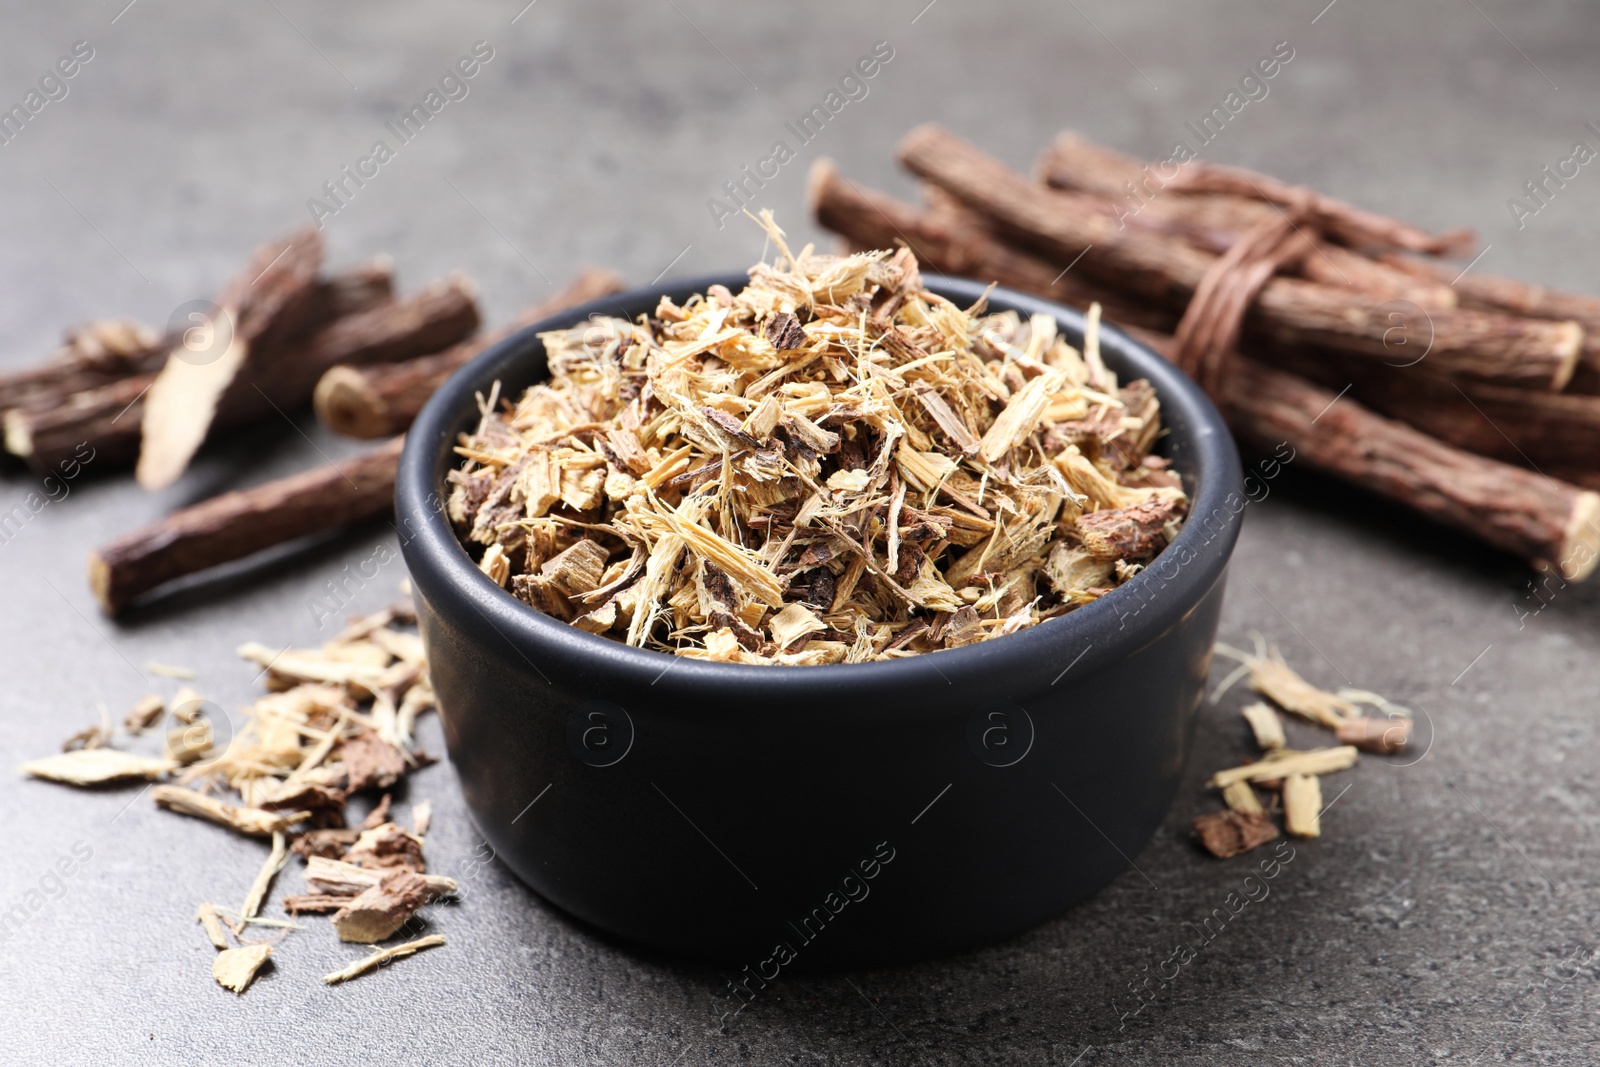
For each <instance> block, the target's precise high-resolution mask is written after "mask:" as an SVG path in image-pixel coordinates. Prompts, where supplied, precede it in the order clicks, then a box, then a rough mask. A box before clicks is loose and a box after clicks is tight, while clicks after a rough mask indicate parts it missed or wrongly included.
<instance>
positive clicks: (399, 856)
mask: <svg viewBox="0 0 1600 1067" xmlns="http://www.w3.org/2000/svg"><path fill="white" fill-rule="evenodd" d="M344 862H346V863H353V864H355V865H356V866H358V867H367V868H370V869H372V870H392V869H395V868H401V869H405V870H410V871H415V872H417V873H418V874H421V873H423V872H424V871H425V870H426V869H427V864H426V863H425V862H424V861H423V859H422V839H421V838H420V837H418V836H416V835H414V834H412V833H411V832H410V831H408V830H406V829H405V828H403V827H401V826H400V825H399V824H397V823H392V822H385V823H380V824H379V825H377V826H374V827H372V828H371V829H365V830H362V831H361V835H360V836H359V837H358V838H357V839H356V841H355V843H354V844H353V845H351V846H350V850H349V851H348V852H347V853H345V855H344Z"/></svg>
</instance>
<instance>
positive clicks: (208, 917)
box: [194, 904, 228, 950]
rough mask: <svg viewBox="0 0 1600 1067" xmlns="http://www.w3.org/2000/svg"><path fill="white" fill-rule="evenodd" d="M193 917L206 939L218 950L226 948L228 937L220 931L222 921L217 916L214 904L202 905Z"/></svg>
mask: <svg viewBox="0 0 1600 1067" xmlns="http://www.w3.org/2000/svg"><path fill="white" fill-rule="evenodd" d="M194 917H195V918H196V919H198V920H199V921H200V926H201V927H202V928H203V929H204V930H205V932H206V937H207V938H209V939H210V940H211V943H212V944H213V945H215V946H216V947H217V948H218V949H219V950H220V949H226V948H227V947H228V935H227V934H226V933H224V932H223V930H222V919H221V918H220V917H219V916H218V914H217V906H216V905H215V904H202V905H200V909H199V910H198V911H196V912H195V914H194Z"/></svg>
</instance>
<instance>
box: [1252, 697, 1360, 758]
mask: <svg viewBox="0 0 1600 1067" xmlns="http://www.w3.org/2000/svg"><path fill="white" fill-rule="evenodd" d="M1239 714H1241V715H1243V716H1244V721H1245V722H1247V723H1249V724H1250V732H1251V733H1253V734H1255V738H1256V744H1257V745H1259V746H1260V747H1261V750H1262V751H1263V752H1271V751H1272V750H1273V749H1278V748H1282V747H1284V746H1285V745H1287V744H1288V743H1289V742H1288V740H1287V739H1286V738H1285V737H1284V736H1283V720H1281V719H1279V718H1278V713H1277V712H1275V711H1273V710H1272V709H1271V708H1269V707H1267V706H1266V705H1265V704H1262V703H1259V702H1258V703H1255V704H1246V705H1245V706H1244V707H1243V708H1242V709H1240V712H1239ZM1341 740H1342V738H1341Z"/></svg>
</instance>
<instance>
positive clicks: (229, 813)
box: [150, 785, 311, 837]
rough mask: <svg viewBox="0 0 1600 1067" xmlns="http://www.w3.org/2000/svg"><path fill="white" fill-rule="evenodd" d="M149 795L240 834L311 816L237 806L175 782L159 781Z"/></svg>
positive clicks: (259, 833) (261, 832)
mask: <svg viewBox="0 0 1600 1067" xmlns="http://www.w3.org/2000/svg"><path fill="white" fill-rule="evenodd" d="M150 797H151V799H152V800H154V801H155V802H156V803H157V804H159V805H161V806H162V807H164V808H168V809H170V810H172V811H175V812H177V813H178V814H180V815H192V816H194V817H195V818H197V819H206V820H209V821H210V822H214V823H216V824H217V825H219V826H226V827H227V828H228V829H230V830H236V831H238V832H239V833H241V834H248V835H250V836H253V837H266V836H268V835H270V834H279V833H283V832H284V831H285V830H287V829H288V828H289V827H291V826H293V825H294V824H295V823H297V822H301V821H302V820H304V819H307V818H309V817H310V815H311V813H310V812H308V811H292V812H279V811H266V810H264V809H262V808H251V807H240V806H239V805H237V804H229V803H226V802H225V801H221V800H218V799H217V798H216V797H212V796H207V795H206V794H204V793H197V792H195V791H194V790H192V789H183V788H181V787H179V786H175V785H158V786H156V787H155V788H154V789H152V790H150Z"/></svg>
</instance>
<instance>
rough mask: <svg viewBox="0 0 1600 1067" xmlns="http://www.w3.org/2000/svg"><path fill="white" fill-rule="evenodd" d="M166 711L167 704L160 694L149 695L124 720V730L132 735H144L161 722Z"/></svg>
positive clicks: (141, 699) (142, 698)
mask: <svg viewBox="0 0 1600 1067" xmlns="http://www.w3.org/2000/svg"><path fill="white" fill-rule="evenodd" d="M166 710H167V705H166V702H165V701H163V700H162V699H161V697H160V695H159V694H157V693H150V694H147V695H146V696H144V697H141V698H140V700H139V702H138V703H137V704H135V705H134V706H133V707H132V709H130V710H129V712H128V714H127V717H126V718H124V719H123V720H122V728H123V729H124V730H126V731H128V732H129V733H130V734H142V733H144V732H145V731H146V730H148V729H150V727H152V726H154V725H155V724H156V723H158V722H160V721H161V716H162V715H164V714H165V713H166Z"/></svg>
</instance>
